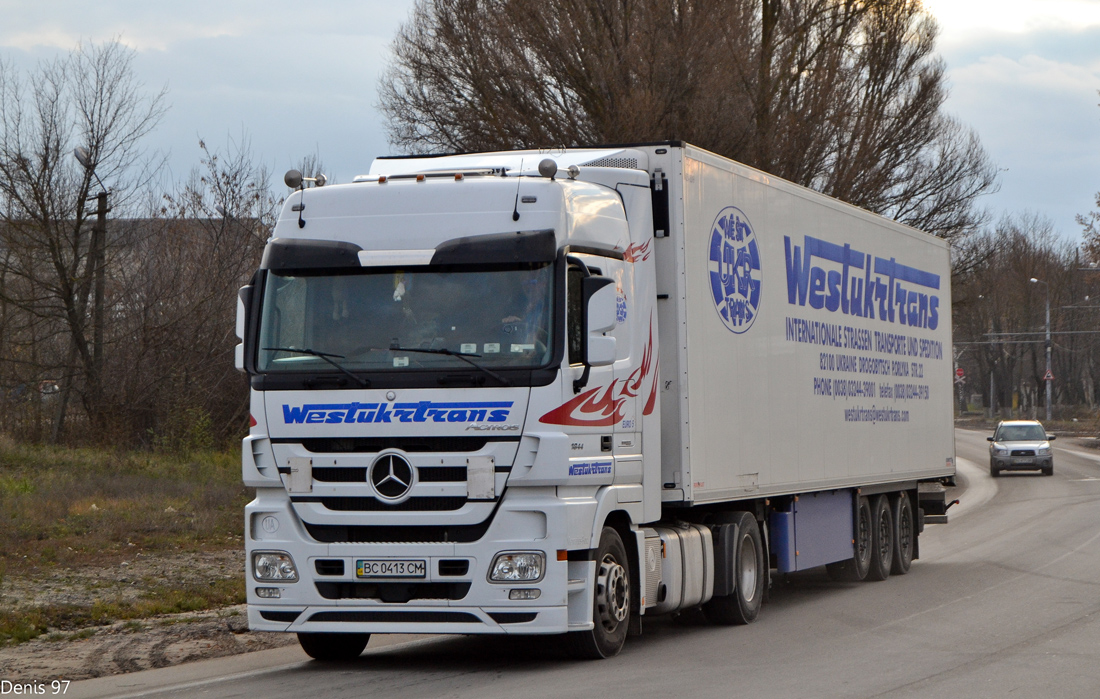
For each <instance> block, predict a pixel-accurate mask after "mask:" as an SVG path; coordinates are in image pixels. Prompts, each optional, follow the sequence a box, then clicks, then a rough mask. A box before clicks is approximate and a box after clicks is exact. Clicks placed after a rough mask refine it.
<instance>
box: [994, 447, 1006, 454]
mask: <svg viewBox="0 0 1100 699" xmlns="http://www.w3.org/2000/svg"><path fill="white" fill-rule="evenodd" d="M993 456H1008V449H1003V448H1001V447H999V446H997V445H993Z"/></svg>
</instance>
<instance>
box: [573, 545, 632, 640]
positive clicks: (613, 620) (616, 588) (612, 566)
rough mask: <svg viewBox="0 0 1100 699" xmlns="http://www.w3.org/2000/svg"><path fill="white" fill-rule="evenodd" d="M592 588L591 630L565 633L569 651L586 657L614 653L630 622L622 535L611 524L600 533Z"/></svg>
mask: <svg viewBox="0 0 1100 699" xmlns="http://www.w3.org/2000/svg"><path fill="white" fill-rule="evenodd" d="M595 587H596V589H595V591H594V593H593V599H592V622H593V626H592V630H591V631H574V632H572V633H570V634H569V640H570V642H571V643H570V645H571V650H572V652H573V655H574V656H576V657H578V658H582V659H589V660H599V659H600V658H610V657H612V656H614V655H618V653H619V651H620V650H622V648H623V643H624V642H625V641H626V632H627V628H628V627H629V626H630V605H631V601H632V600H631V596H632V595H633V586H632V584H631V580H630V562H629V560H628V559H627V557H626V547H625V546H623V540H622V537H620V536H619V533H618V532H617V531H615V530H614V529H612V528H611V527H604V528H603V533H601V534H600V547H599V549H597V551H596V586H595Z"/></svg>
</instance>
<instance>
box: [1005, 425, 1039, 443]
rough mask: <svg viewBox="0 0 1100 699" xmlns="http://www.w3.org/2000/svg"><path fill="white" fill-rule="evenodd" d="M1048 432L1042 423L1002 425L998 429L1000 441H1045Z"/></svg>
mask: <svg viewBox="0 0 1100 699" xmlns="http://www.w3.org/2000/svg"><path fill="white" fill-rule="evenodd" d="M1046 438H1047V433H1046V430H1044V429H1043V426H1042V425H1002V426H1001V427H1000V428H998V429H997V436H996V441H998V442H1043V441H1046Z"/></svg>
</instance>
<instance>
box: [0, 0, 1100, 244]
mask: <svg viewBox="0 0 1100 699" xmlns="http://www.w3.org/2000/svg"><path fill="white" fill-rule="evenodd" d="M412 5H413V0H324V1H323V2H315V3H291V2H286V1H285V0H265V1H264V2H257V1H243V0H232V1H230V2H225V1H222V2H212V1H211V0H191V1H190V2H187V3H178V4H173V5H172V6H169V5H167V4H162V3H159V2H149V0H101V1H100V2H96V3H89V2H83V1H82V2H76V1H74V0H36V1H34V2H30V1H28V0H0V11H2V16H3V17H4V19H5V21H4V22H3V23H2V24H0V60H2V61H3V62H4V63H6V64H8V65H9V66H12V67H15V68H19V69H24V68H32V67H33V66H34V65H35V62H36V61H38V60H42V59H49V58H51V57H54V56H56V55H59V54H60V53H64V52H66V51H68V50H70V49H71V48H72V47H73V46H75V45H76V44H77V43H78V42H79V41H81V40H83V41H94V42H101V41H105V40H109V39H112V38H119V39H121V41H122V42H123V43H125V44H127V45H128V46H130V47H132V48H133V49H135V50H136V51H137V56H136V59H135V70H136V71H137V73H138V75H139V77H140V79H141V80H142V81H143V82H144V83H145V84H146V85H147V86H149V88H150V89H159V88H160V87H161V86H167V88H168V102H169V104H170V105H171V109H170V110H169V112H168V114H167V116H166V118H165V119H164V121H163V122H162V124H161V126H160V127H159V128H158V129H157V130H156V131H155V132H154V133H153V134H152V135H151V136H150V137H149V145H150V146H151V147H153V148H156V149H160V150H161V151H164V152H166V153H168V154H169V160H168V162H169V165H170V168H171V173H170V176H171V177H173V178H177V179H178V178H182V177H184V176H186V175H187V173H188V172H189V171H190V169H191V168H192V167H193V166H194V165H195V164H196V163H197V162H198V158H199V152H198V148H197V143H198V139H199V138H200V137H201V138H203V139H205V140H206V142H207V143H208V144H210V145H211V146H213V147H219V146H220V147H224V146H225V144H226V142H227V140H228V139H230V138H232V139H234V140H240V138H241V136H242V134H245V135H246V136H247V137H248V138H249V139H250V141H251V147H252V151H253V152H254V153H255V154H256V156H257V157H259V158H261V159H262V160H263V162H265V163H267V164H268V165H269V166H270V167H271V169H272V170H273V171H274V172H275V173H279V174H281V173H282V172H284V171H285V170H286V169H287V168H289V167H292V166H293V165H294V164H295V163H296V162H297V161H298V160H299V159H300V158H301V157H302V156H303V155H306V154H309V153H313V152H316V153H318V154H319V155H320V157H321V160H322V161H323V162H324V163H325V169H326V170H327V172H326V174H328V175H330V177H335V179H336V180H337V181H340V182H347V181H349V180H350V179H351V178H352V177H354V176H355V175H356V174H360V173H365V172H366V171H367V170H368V168H369V166H370V162H371V160H372V159H373V158H374V157H375V156H377V155H383V154H386V153H388V152H390V148H389V145H388V144H387V142H386V138H385V131H384V128H383V124H382V119H381V117H380V115H379V114H378V112H377V111H376V109H375V107H374V105H375V103H376V95H375V86H376V83H377V78H378V75H379V73H380V72H381V70H382V68H383V67H384V66H385V63H386V60H387V51H388V46H389V42H390V39H391V37H392V36H393V33H394V31H395V30H396V28H397V27H398V26H399V25H400V24H401V22H403V21H404V20H405V19H406V18H407V17H408V13H409V10H410V8H411V7H412ZM925 5H926V7H928V8H929V10H930V11H931V12H932V14H933V15H935V16H936V17H937V19H938V20H939V21H940V27H941V35H940V42H939V48H940V53H941V55H942V56H943V58H944V59H945V60H946V62H947V67H948V76H949V79H950V83H951V86H952V92H951V97H950V99H949V101H948V103H947V109H948V111H950V112H951V113H953V114H954V115H956V116H957V117H959V118H960V119H961V120H962V121H963V122H964V123H966V124H968V125H970V126H971V127H973V128H974V129H976V130H977V132H978V134H979V136H980V137H981V139H982V142H983V144H984V145H985V147H986V148H987V150H988V151H989V153H990V155H991V156H992V157H993V159H994V161H995V162H996V163H997V165H998V166H999V167H1000V168H1001V169H1002V172H1001V180H1000V184H1001V189H1000V192H998V193H997V194H995V195H992V196H989V197H986V198H985V201H984V203H985V205H986V206H987V207H988V208H989V209H990V210H991V212H992V213H993V214H994V216H1001V215H1003V214H1006V213H1007V214H1014V213H1021V212H1024V211H1030V212H1033V213H1038V214H1041V215H1044V216H1046V217H1048V218H1049V219H1050V220H1051V221H1052V222H1053V224H1054V226H1055V228H1056V229H1057V230H1058V231H1059V232H1060V233H1061V234H1062V235H1064V236H1066V237H1067V238H1070V239H1073V240H1077V239H1079V237H1080V227H1079V226H1078V225H1077V224H1076V223H1075V222H1074V215H1075V214H1079V213H1085V212H1087V211H1089V210H1092V209H1094V208H1096V207H1095V193H1096V192H1097V191H1100V107H1098V106H1097V104H1098V102H1100V95H1098V94H1097V90H1100V0H988V1H987V0H925Z"/></svg>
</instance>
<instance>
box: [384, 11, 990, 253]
mask: <svg viewBox="0 0 1100 699" xmlns="http://www.w3.org/2000/svg"><path fill="white" fill-rule="evenodd" d="M936 33H937V27H936V24H935V21H934V20H933V19H932V18H930V17H929V16H928V15H927V14H925V13H924V12H923V11H922V9H921V4H920V2H919V1H918V0H865V1H864V0H418V2H417V4H416V7H415V9H414V11H413V14H412V17H411V19H410V20H409V22H408V23H407V24H405V25H404V26H403V27H402V28H401V30H400V31H399V32H398V35H397V37H396V39H395V40H394V43H393V46H392V52H393V55H392V61H391V65H390V67H389V69H388V70H387V72H386V73H385V75H384V76H383V78H382V81H381V85H380V105H379V106H380V109H381V110H382V111H383V113H384V114H386V116H387V117H388V119H389V124H390V127H389V128H390V133H389V137H390V141H391V143H392V144H393V145H394V146H396V147H397V148H399V149H401V150H403V151H406V152H410V151H424V150H442V151H474V150H485V149H495V148H517V147H537V146H561V145H565V146H576V145H589V144H598V143H615V142H618V143H623V142H639V141H655V140H666V139H683V140H687V141H691V142H693V143H696V144H698V145H700V146H703V147H705V148H708V149H710V150H713V151H715V152H718V153H720V154H722V155H726V156H728V157H731V158H734V159H736V160H740V161H742V162H744V163H746V164H749V165H753V166H756V167H759V168H761V169H764V170H766V171H768V172H771V173H773V174H776V175H778V176H781V177H784V178H787V179H789V180H792V181H794V182H797V183H799V184H803V185H806V186H811V187H814V188H816V189H818V190H820V191H823V192H825V193H827V194H831V195H833V196H836V197H838V198H841V199H844V200H846V201H850V202H852V203H855V204H857V205H859V206H863V207H865V208H868V209H870V210H872V211H876V212H879V213H882V214H884V215H887V216H891V217H894V218H896V219H898V220H900V221H902V222H905V223H909V224H912V225H915V226H918V227H921V228H923V229H925V230H927V231H929V232H932V233H934V234H937V235H941V236H944V237H949V238H952V237H959V236H963V235H966V234H968V233H971V232H973V231H974V230H976V228H977V227H978V225H979V224H980V223H981V222H982V220H983V215H982V212H980V211H979V210H977V208H976V207H975V205H974V201H975V199H976V198H977V197H978V196H979V195H981V194H982V193H985V192H988V191H990V190H991V189H992V188H993V187H994V185H995V176H996V169H995V168H994V167H993V166H992V164H991V163H990V162H989V160H988V158H987V156H986V154H985V152H984V151H983V149H982V147H981V145H980V143H979V141H978V139H977V136H976V135H975V134H974V133H973V132H972V131H970V130H969V129H966V128H965V127H963V126H962V125H960V124H958V123H957V122H955V121H953V120H952V119H950V118H949V117H947V116H945V115H944V114H943V113H942V111H941V107H942V105H943V101H944V99H945V98H946V95H947V92H946V87H945V85H944V77H943V65H942V62H940V61H939V60H938V59H937V58H936V57H935V55H934V53H933V51H934V47H935V37H936Z"/></svg>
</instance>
